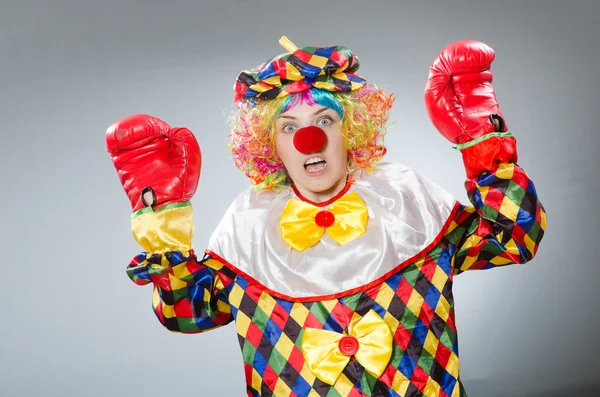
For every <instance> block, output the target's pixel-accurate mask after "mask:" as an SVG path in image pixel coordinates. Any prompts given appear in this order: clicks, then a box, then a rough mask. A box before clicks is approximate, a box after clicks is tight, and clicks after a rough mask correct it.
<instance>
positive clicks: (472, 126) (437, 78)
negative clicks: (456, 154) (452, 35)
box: [425, 40, 517, 176]
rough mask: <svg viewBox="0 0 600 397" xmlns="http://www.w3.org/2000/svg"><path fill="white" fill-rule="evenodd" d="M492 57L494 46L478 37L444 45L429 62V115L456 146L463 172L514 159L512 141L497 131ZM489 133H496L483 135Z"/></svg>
mask: <svg viewBox="0 0 600 397" xmlns="http://www.w3.org/2000/svg"><path fill="white" fill-rule="evenodd" d="M494 57H495V54H494V50H492V49H491V48H490V47H488V46H487V45H485V44H483V43H481V42H479V41H474V40H462V41H458V42H456V43H453V44H450V45H449V46H448V47H446V48H444V49H443V50H442V52H441V53H440V55H439V56H438V57H437V58H436V59H435V61H434V62H433V64H432V65H431V67H430V70H429V80H428V81H427V85H426V86H425V107H426V108H427V113H428V115H429V118H430V119H431V121H432V122H433V125H434V126H435V127H436V128H437V130H438V131H439V132H440V133H441V134H442V135H443V136H444V137H446V139H448V140H449V141H450V142H453V143H456V144H459V145H461V146H462V147H461V151H462V153H463V159H464V161H465V167H466V168H467V173H468V174H469V176H471V175H477V174H480V173H482V172H485V171H493V170H494V169H495V166H496V165H497V164H498V163H500V162H510V161H513V162H514V161H516V160H517V154H516V141H515V139H514V138H513V137H512V136H510V137H509V136H506V135H507V134H500V133H503V132H506V131H508V129H507V126H506V125H505V123H504V120H503V118H502V113H501V112H500V110H499V106H498V102H497V101H496V93H495V92H494V88H493V87H492V79H493V76H492V72H490V66H491V64H492V62H493V61H494ZM493 133H497V136H494V135H491V136H487V135H488V134H493ZM484 136H486V138H487V139H485V140H482V141H481V142H478V141H474V140H476V139H477V138H481V137H484ZM462 144H467V145H464V146H463V145H462Z"/></svg>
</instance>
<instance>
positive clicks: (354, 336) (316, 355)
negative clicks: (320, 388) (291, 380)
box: [301, 310, 393, 385]
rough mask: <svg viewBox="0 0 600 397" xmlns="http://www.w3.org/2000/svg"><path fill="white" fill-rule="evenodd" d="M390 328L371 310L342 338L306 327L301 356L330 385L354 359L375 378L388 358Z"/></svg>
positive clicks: (387, 361) (383, 368)
mask: <svg viewBox="0 0 600 397" xmlns="http://www.w3.org/2000/svg"><path fill="white" fill-rule="evenodd" d="M392 342H393V336H392V331H391V330H390V327H389V326H388V325H387V323H386V322H385V321H383V319H382V318H381V317H379V315H378V314H377V313H376V312H375V311H373V310H371V311H370V312H368V313H367V314H366V315H365V316H364V317H363V318H362V319H361V320H360V321H358V322H357V323H356V325H355V326H354V327H353V328H352V331H350V335H344V334H340V333H337V332H333V331H327V330H323V329H315V328H307V329H305V330H304V335H303V336H302V342H301V347H302V354H303V355H304V360H305V361H306V364H307V365H308V368H309V369H310V370H311V372H312V373H313V374H314V375H315V376H316V377H317V378H319V379H320V380H321V381H323V382H325V383H327V384H328V385H333V384H334V383H335V382H336V381H337V379H338V378H339V376H340V375H341V373H342V372H343V371H344V368H346V365H348V362H350V358H351V357H352V356H354V357H355V358H356V361H358V362H359V363H360V365H362V366H363V367H364V368H365V369H366V370H367V371H369V372H370V373H371V374H372V375H373V376H375V377H376V378H379V377H380V376H381V375H382V374H383V371H385V368H386V367H387V365H388V363H389V361H390V358H391V357H392Z"/></svg>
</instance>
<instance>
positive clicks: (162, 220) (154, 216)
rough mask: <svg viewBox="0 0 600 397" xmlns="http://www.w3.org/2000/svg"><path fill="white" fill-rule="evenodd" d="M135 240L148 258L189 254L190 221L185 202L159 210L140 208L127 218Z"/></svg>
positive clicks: (189, 204)
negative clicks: (147, 254) (150, 255)
mask: <svg viewBox="0 0 600 397" xmlns="http://www.w3.org/2000/svg"><path fill="white" fill-rule="evenodd" d="M131 230H132V232H133V236H134V238H135V240H136V241H137V242H138V243H139V244H140V245H141V246H142V247H143V248H144V249H145V250H146V251H147V252H148V253H150V254H157V253H159V254H160V253H165V252H175V251H178V252H182V253H185V252H189V251H191V250H192V237H193V235H194V219H193V211H192V204H191V203H190V202H189V201H186V202H182V203H175V204H170V205H167V206H165V207H163V208H161V209H159V210H153V209H152V207H146V208H142V209H141V210H138V211H136V212H134V213H133V214H132V215H131Z"/></svg>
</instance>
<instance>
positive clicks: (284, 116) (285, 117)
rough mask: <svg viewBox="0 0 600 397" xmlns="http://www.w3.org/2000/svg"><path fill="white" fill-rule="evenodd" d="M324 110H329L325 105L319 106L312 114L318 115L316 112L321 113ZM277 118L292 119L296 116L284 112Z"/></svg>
mask: <svg viewBox="0 0 600 397" xmlns="http://www.w3.org/2000/svg"><path fill="white" fill-rule="evenodd" d="M326 110H329V108H327V107H323V108H321V109H319V110H317V111H316V112H314V113H313V116H316V115H318V114H321V113H323V112H324V111H326ZM279 118H281V119H292V120H296V117H294V116H286V115H285V114H282V115H280V116H279Z"/></svg>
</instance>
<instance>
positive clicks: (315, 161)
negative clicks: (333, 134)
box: [304, 157, 325, 165]
mask: <svg viewBox="0 0 600 397" xmlns="http://www.w3.org/2000/svg"><path fill="white" fill-rule="evenodd" d="M319 161H325V160H323V159H322V158H320V157H313V158H310V159H308V160H306V163H304V165H309V164H314V163H318V162H319Z"/></svg>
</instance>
